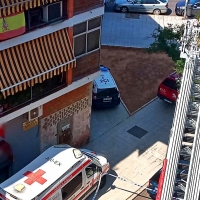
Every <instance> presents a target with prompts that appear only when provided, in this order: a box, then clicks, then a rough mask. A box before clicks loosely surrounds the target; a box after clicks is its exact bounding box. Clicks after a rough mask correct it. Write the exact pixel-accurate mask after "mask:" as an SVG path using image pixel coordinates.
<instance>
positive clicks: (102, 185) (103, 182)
mask: <svg viewBox="0 0 200 200" xmlns="http://www.w3.org/2000/svg"><path fill="white" fill-rule="evenodd" d="M105 184H106V175H104V176H103V177H102V178H101V183H100V186H99V189H101V188H103V187H104V185H105Z"/></svg>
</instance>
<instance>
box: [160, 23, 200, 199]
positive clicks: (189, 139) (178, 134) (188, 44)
mask: <svg viewBox="0 0 200 200" xmlns="http://www.w3.org/2000/svg"><path fill="white" fill-rule="evenodd" d="M199 32H200V27H199V26H198V23H197V22H196V21H193V20H188V21H187V22H186V24H185V30H184V35H183V38H182V45H181V51H182V53H184V54H185V55H186V57H185V58H186V62H185V67H184V71H183V76H182V78H181V87H180V91H179V95H178V100H177V103H176V108H175V112H174V119H173V123H172V129H171V132H170V139H169V146H168V150H167V156H166V159H167V166H166V171H165V175H164V182H163V188H162V195H161V200H172V199H173V197H174V199H182V200H198V199H199V192H200V110H199V106H200V63H199V47H198V38H199ZM157 199H158V198H157Z"/></svg>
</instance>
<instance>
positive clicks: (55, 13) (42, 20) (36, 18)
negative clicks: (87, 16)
mask: <svg viewBox="0 0 200 200" xmlns="http://www.w3.org/2000/svg"><path fill="white" fill-rule="evenodd" d="M62 16H63V12H62V1H59V2H56V3H52V4H47V5H45V6H41V7H36V8H32V9H29V10H27V11H25V19H26V27H27V29H28V30H30V29H33V28H36V27H39V26H42V25H45V24H47V23H52V22H55V21H57V20H60V19H61V18H62Z"/></svg>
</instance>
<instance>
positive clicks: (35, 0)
mask: <svg viewBox="0 0 200 200" xmlns="http://www.w3.org/2000/svg"><path fill="white" fill-rule="evenodd" d="M56 1H58V0H0V17H4V16H7V15H10V14H14V13H16V12H20V11H22V10H28V9H29V8H35V7H39V6H43V5H46V4H49V3H53V2H56Z"/></svg>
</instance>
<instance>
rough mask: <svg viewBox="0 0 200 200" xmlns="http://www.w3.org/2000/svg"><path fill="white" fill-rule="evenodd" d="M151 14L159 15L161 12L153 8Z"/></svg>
mask: <svg viewBox="0 0 200 200" xmlns="http://www.w3.org/2000/svg"><path fill="white" fill-rule="evenodd" d="M153 14H154V15H160V14H161V11H160V10H159V9H155V10H154V11H153Z"/></svg>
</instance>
